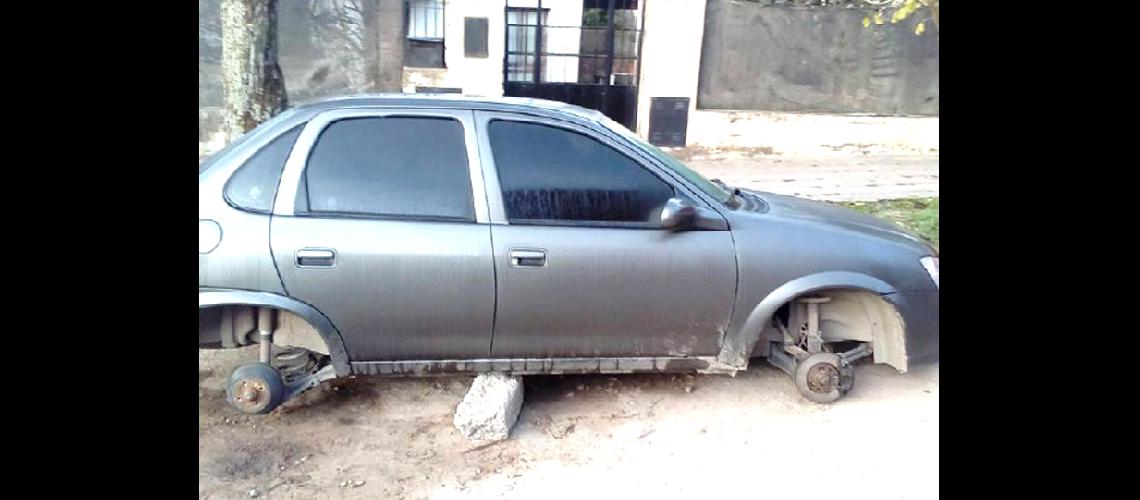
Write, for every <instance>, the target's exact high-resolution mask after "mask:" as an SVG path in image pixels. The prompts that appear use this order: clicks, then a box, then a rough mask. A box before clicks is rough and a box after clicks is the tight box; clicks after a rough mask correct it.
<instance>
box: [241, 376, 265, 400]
mask: <svg viewBox="0 0 1140 500" xmlns="http://www.w3.org/2000/svg"><path fill="white" fill-rule="evenodd" d="M264 393H265V387H264V386H262V385H261V384H258V383H257V382H253V381H249V380H243V381H242V382H241V385H240V386H239V387H238V390H237V398H236V399H237V402H238V403H243V404H247V405H250V406H256V405H257V404H258V402H259V401H261V399H262V395H263V394H264Z"/></svg>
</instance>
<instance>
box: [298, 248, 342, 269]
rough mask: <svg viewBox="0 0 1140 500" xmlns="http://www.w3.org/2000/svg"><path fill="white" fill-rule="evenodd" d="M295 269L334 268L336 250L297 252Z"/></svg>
mask: <svg viewBox="0 0 1140 500" xmlns="http://www.w3.org/2000/svg"><path fill="white" fill-rule="evenodd" d="M297 267H336V250H333V249H331V248H302V249H300V250H297Z"/></svg>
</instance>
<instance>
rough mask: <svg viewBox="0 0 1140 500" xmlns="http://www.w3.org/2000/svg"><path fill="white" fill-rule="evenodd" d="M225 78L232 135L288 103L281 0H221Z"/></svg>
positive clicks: (228, 131) (227, 126) (228, 125)
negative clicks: (280, 55) (280, 40)
mask: <svg viewBox="0 0 1140 500" xmlns="http://www.w3.org/2000/svg"><path fill="white" fill-rule="evenodd" d="M222 83H223V86H224V89H225V101H226V112H225V113H226V116H225V129H226V136H227V138H228V140H231V141H232V140H234V139H235V138H237V137H238V136H241V135H242V134H244V133H246V132H248V131H250V130H252V129H253V128H255V127H257V126H258V125H259V124H261V123H263V122H265V121H266V120H268V119H270V118H272V117H273V116H275V115H277V114H278V113H280V112H282V111H284V110H285V109H286V108H287V107H288V99H287V98H286V95H285V78H284V77H283V76H282V75H281V66H280V65H278V63H277V0H222Z"/></svg>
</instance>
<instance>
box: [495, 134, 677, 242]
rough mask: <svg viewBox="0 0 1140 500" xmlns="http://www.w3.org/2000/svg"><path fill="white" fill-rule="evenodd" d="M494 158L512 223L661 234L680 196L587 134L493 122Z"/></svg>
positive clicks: (633, 162) (638, 166)
mask: <svg viewBox="0 0 1140 500" xmlns="http://www.w3.org/2000/svg"><path fill="white" fill-rule="evenodd" d="M488 130H489V133H490V141H491V150H492V152H493V154H494V156H495V166H496V168H497V169H498V172H499V184H500V186H501V187H502V193H503V203H504V204H505V205H506V212H507V218H508V219H509V220H510V222H511V223H524V224H525V223H601V224H602V225H609V224H618V225H629V224H633V225H636V226H646V227H652V226H654V223H653V221H654V219H655V217H656V216H657V215H658V214H659V213H660V210H661V208H662V207H664V206H665V202H667V201H668V200H669V198H671V197H672V196H674V195H675V191H674V190H673V188H672V187H671V186H670V185H669V184H667V183H665V182H664V181H662V180H661V179H660V178H658V177H657V176H656V175H654V174H653V173H652V172H650V171H648V170H646V169H645V168H644V167H642V166H641V165H640V164H639V163H637V162H636V161H634V160H632V159H630V158H629V157H627V156H625V155H623V154H621V153H620V152H618V151H617V150H615V149H613V148H611V147H610V146H607V145H606V144H603V143H602V142H599V141H598V140H596V139H594V138H592V137H589V136H587V135H584V134H580V133H577V132H572V131H569V130H566V129H562V128H557V127H551V126H546V125H539V124H535V123H524V122H513V121H493V122H491V124H490V126H489V129H488Z"/></svg>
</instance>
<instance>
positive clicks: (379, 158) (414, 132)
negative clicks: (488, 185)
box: [297, 117, 475, 221]
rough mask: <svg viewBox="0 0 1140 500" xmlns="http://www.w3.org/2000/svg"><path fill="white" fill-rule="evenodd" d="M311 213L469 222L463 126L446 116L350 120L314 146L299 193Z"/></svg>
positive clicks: (471, 216)
mask: <svg viewBox="0 0 1140 500" xmlns="http://www.w3.org/2000/svg"><path fill="white" fill-rule="evenodd" d="M297 207H298V212H299V213H302V214H305V215H310V216H340V217H362V218H387V219H415V220H441V221H474V219H475V215H474V214H475V209H474V202H473V198H472V196H471V177H470V171H469V170H468V166H467V150H466V147H465V140H464V135H463V125H461V124H460V123H459V122H458V121H456V120H452V119H448V118H419V117H383V118H379V117H377V118H354V119H346V120H341V121H338V122H334V123H332V124H331V125H329V126H328V127H327V128H326V129H325V130H324V132H322V133H321V136H320V137H319V138H318V139H317V142H316V144H315V145H314V146H313V150H312V153H311V154H310V156H309V164H308V167H307V168H306V170H305V173H304V175H303V176H302V181H301V186H300V188H299V189H298V193H297Z"/></svg>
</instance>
